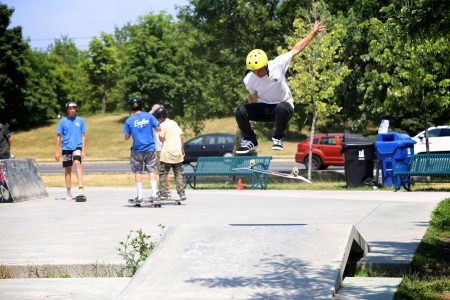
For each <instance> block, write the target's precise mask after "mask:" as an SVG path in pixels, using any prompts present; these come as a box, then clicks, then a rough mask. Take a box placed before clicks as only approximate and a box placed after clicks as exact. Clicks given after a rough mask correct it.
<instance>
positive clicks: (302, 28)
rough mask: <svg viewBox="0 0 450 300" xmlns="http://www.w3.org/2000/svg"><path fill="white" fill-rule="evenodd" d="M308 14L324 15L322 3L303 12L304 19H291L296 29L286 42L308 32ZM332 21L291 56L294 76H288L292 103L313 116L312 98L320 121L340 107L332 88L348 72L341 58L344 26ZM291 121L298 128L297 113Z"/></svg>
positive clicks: (289, 43)
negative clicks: (298, 51) (324, 31)
mask: <svg viewBox="0 0 450 300" xmlns="http://www.w3.org/2000/svg"><path fill="white" fill-rule="evenodd" d="M311 14H316V15H318V14H320V15H322V16H323V17H324V16H326V14H327V11H326V8H325V6H324V4H323V3H318V7H317V11H316V12H314V11H311V12H310V13H304V17H303V19H296V20H295V21H294V28H295V31H294V34H293V36H288V37H287V42H288V45H290V46H293V45H294V43H295V42H296V41H298V40H299V39H301V38H302V37H303V36H306V35H307V34H308V33H309V31H310V30H311V28H312V25H313V23H314V19H315V18H314V17H315V16H314V15H311ZM323 21H325V22H326V21H328V20H323ZM332 21H333V20H331V19H329V21H328V23H327V25H328V28H327V32H326V34H323V35H319V36H317V37H316V38H315V40H313V41H312V42H311V44H310V45H308V46H307V47H306V48H305V49H304V50H303V51H302V52H301V53H300V54H299V55H298V57H297V58H295V59H294V61H293V63H292V71H293V73H294V75H293V76H292V77H290V78H289V85H290V87H291V90H292V93H293V96H294V100H295V103H296V104H297V105H299V106H301V107H302V108H304V110H305V111H306V112H307V113H308V114H309V115H312V113H313V112H312V106H311V103H312V102H313V101H315V105H316V107H317V118H318V119H320V120H328V119H330V117H331V116H332V115H335V114H336V113H338V112H339V111H340V110H341V109H342V108H341V107H339V106H338V105H337V103H336V101H335V98H334V91H335V89H336V88H337V87H338V86H339V85H340V84H341V83H342V81H343V80H344V78H345V77H346V76H348V75H349V74H350V69H349V68H348V66H347V65H346V64H344V63H342V62H341V61H340V59H341V55H342V52H343V46H342V43H341V39H342V38H343V36H344V35H345V33H346V29H345V27H344V26H343V25H342V24H341V23H339V21H338V20H336V23H334V24H332ZM311 117H312V116H311ZM293 122H294V124H296V125H297V127H298V129H301V126H302V123H303V120H302V119H300V118H299V115H295V116H294V118H293Z"/></svg>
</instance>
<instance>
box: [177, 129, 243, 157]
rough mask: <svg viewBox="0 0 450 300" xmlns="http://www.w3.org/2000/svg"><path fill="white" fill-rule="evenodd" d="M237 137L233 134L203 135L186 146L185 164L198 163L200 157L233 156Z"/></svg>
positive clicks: (191, 140)
mask: <svg viewBox="0 0 450 300" xmlns="http://www.w3.org/2000/svg"><path fill="white" fill-rule="evenodd" d="M234 139H235V135H234V134H231V133H213V134H203V135H199V136H197V137H195V138H192V139H190V140H189V141H187V142H186V143H185V144H184V152H185V154H186V155H185V157H184V163H190V162H194V161H197V158H198V157H200V156H231V155H233V147H234Z"/></svg>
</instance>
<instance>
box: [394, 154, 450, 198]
mask: <svg viewBox="0 0 450 300" xmlns="http://www.w3.org/2000/svg"><path fill="white" fill-rule="evenodd" d="M412 176H430V177H450V153H433V154H416V155H414V156H413V157H412V158H411V162H410V163H409V164H405V163H398V164H397V165H396V166H395V169H394V188H395V191H397V190H399V189H400V188H401V187H402V186H403V187H404V188H405V189H406V190H408V191H410V190H411V184H412V183H413V182H412V178H411V177H412Z"/></svg>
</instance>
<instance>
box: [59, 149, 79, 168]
mask: <svg viewBox="0 0 450 300" xmlns="http://www.w3.org/2000/svg"><path fill="white" fill-rule="evenodd" d="M62 158H63V162H62V164H63V168H67V167H71V166H72V165H73V161H74V160H78V161H79V162H80V164H81V148H79V147H78V148H77V149H75V150H63V151H62Z"/></svg>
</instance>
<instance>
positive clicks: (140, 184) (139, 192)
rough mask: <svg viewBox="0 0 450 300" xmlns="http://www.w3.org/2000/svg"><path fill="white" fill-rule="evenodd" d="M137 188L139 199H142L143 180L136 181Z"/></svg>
mask: <svg viewBox="0 0 450 300" xmlns="http://www.w3.org/2000/svg"><path fill="white" fill-rule="evenodd" d="M136 190H137V197H138V199H142V182H136Z"/></svg>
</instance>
